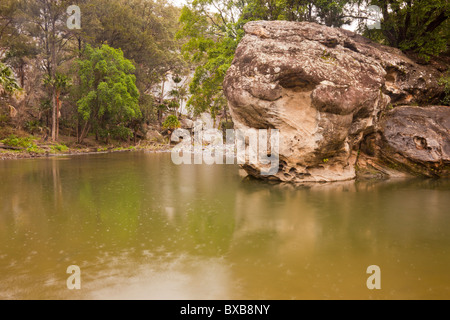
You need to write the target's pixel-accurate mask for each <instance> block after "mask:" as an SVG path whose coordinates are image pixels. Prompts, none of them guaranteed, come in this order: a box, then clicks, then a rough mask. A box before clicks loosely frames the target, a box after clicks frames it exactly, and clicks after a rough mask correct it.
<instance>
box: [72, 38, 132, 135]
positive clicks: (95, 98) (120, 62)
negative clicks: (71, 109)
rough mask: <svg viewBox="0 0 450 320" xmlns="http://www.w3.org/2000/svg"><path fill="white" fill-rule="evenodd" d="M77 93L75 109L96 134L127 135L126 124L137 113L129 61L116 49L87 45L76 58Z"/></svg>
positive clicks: (106, 46) (128, 132)
mask: <svg viewBox="0 0 450 320" xmlns="http://www.w3.org/2000/svg"><path fill="white" fill-rule="evenodd" d="M78 64H79V76H80V79H81V95H82V98H81V99H80V100H78V102H77V104H78V112H79V113H80V115H81V116H82V117H83V119H84V120H85V121H88V122H89V123H90V124H91V125H92V127H93V128H94V130H95V131H96V133H97V134H100V133H101V134H102V135H103V136H108V135H109V134H110V135H116V136H120V137H125V136H129V134H130V131H129V130H127V128H126V125H127V124H128V123H129V122H130V121H132V120H133V119H137V118H139V117H141V111H140V108H139V104H138V102H139V91H138V89H137V87H136V77H135V75H134V74H133V73H134V71H135V67H134V65H133V63H132V62H131V61H130V60H128V59H126V58H124V56H123V52H122V51H121V50H120V49H114V48H111V47H110V46H108V45H103V46H102V47H101V48H98V49H94V48H92V47H91V46H87V47H86V50H85V52H84V59H80V60H78Z"/></svg>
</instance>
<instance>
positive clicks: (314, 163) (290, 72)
mask: <svg viewBox="0 0 450 320" xmlns="http://www.w3.org/2000/svg"><path fill="white" fill-rule="evenodd" d="M244 29H245V32H246V35H245V36H244V38H243V39H242V41H241V43H240V44H239V46H238V48H237V50H236V55H235V59H234V61H233V63H232V65H231V67H230V68H229V70H228V73H227V75H226V78H225V81H224V92H225V95H226V97H227V99H228V102H229V107H230V112H231V115H232V118H233V121H234V123H235V126H236V128H238V129H248V128H255V129H268V128H274V129H279V130H280V150H279V158H280V170H279V171H278V173H277V174H276V175H273V176H270V177H269V179H274V180H280V181H292V182H309V181H340V180H349V179H353V178H355V177H356V170H355V164H356V162H357V161H358V153H359V152H358V150H360V146H361V145H365V146H366V147H367V148H366V149H370V148H373V149H374V150H373V156H375V157H378V156H384V159H385V160H389V161H394V162H396V163H397V162H398V161H400V160H399V159H397V157H396V156H394V154H397V153H398V154H401V155H402V160H401V163H406V162H407V161H403V160H404V159H408V161H410V162H411V163H414V164H415V165H416V164H417V166H420V167H421V169H420V170H417V171H418V172H421V173H423V172H427V173H428V172H429V170H428V169H425V170H422V169H423V168H431V167H433V168H434V169H436V163H440V167H439V168H441V169H439V170H441V171H439V170H438V171H439V172H441V173H442V172H444V171H445V169H444V167H445V164H447V167H448V161H449V159H448V147H449V146H448V137H449V135H448V133H449V132H448V121H449V120H448V119H449V117H448V108H447V107H431V108H430V109H427V110H425V109H424V110H422V109H418V108H415V109H414V108H413V109H406V108H399V109H398V110H397V108H395V109H394V111H393V112H387V111H386V110H387V109H392V107H396V106H397V105H408V104H416V105H424V104H437V103H438V101H440V99H441V97H442V87H441V86H440V85H439V83H438V81H439V78H440V73H439V72H438V71H437V70H435V69H432V68H428V67H425V66H421V65H418V64H416V63H415V62H413V61H412V60H410V59H409V58H408V57H406V56H405V55H403V54H402V53H401V52H400V51H399V50H397V49H394V48H389V47H384V46H381V45H378V44H375V43H373V42H371V41H370V40H368V39H366V38H364V37H361V36H359V35H357V34H355V33H353V32H350V31H346V30H342V29H335V28H329V27H325V26H320V25H317V24H313V23H306V22H300V23H298V22H287V21H273V22H267V21H257V22H250V23H247V24H246V25H245V27H244ZM438 109H439V110H438ZM406 114H408V117H409V118H408V117H406ZM430 114H432V115H436V117H434V118H433V119H434V120H430V119H428V117H429V115H430ZM438 114H439V115H438ZM383 116H384V118H383ZM405 117H406V118H405ZM382 118H383V119H384V120H383V121H380V120H381V119H382ZM412 118H414V119H416V120H417V119H419V118H423V120H420V121H419V120H417V121H416V122H412V121H409V120H407V119H412ZM438 118H439V119H441V120H438ZM402 121H403V122H402ZM383 130H384V131H383ZM415 130H416V134H412V132H413V131H415ZM446 130H447V131H446ZM398 132H402V133H401V134H400V135H403V136H404V137H408V138H407V139H410V140H411V141H413V143H412V142H411V141H409V140H408V142H406V141H404V140H402V138H401V137H400V136H398ZM382 133H384V135H383V134H382ZM420 133H423V134H422V135H421V134H420ZM367 137H370V138H371V139H373V141H369V142H366V141H365V139H366V138H367ZM415 137H416V138H415ZM405 139H406V138H405ZM424 140H425V142H424ZM414 141H415V142H414ZM372 142H373V145H371V144H372ZM417 145H418V146H419V147H420V146H422V145H423V148H422V149H417V148H416V146H417ZM388 146H389V148H390V149H389V150H391V152H383V153H382V154H381V153H380V152H375V151H376V150H383V148H384V147H386V148H387V147H388ZM411 148H415V149H414V150H410V149H411ZM375 153H376V154H375ZM430 163H433V165H431V166H430ZM243 167H244V169H246V171H247V172H248V173H249V174H251V175H254V176H258V177H259V175H258V172H260V171H261V170H260V169H261V167H259V166H258V165H255V164H250V163H249V164H246V165H244V166H243ZM408 168H409V169H411V170H415V169H414V166H409V167H408Z"/></svg>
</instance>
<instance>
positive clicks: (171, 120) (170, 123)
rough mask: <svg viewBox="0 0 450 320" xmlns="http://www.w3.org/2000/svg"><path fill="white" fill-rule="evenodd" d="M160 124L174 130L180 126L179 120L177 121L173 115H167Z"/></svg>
mask: <svg viewBox="0 0 450 320" xmlns="http://www.w3.org/2000/svg"><path fill="white" fill-rule="evenodd" d="M162 125H163V128H164V129H171V130H174V129H176V128H179V127H180V126H181V124H180V121H178V118H177V117H176V116H174V115H170V116H168V117H167V118H166V120H165V121H164V122H163V124H162Z"/></svg>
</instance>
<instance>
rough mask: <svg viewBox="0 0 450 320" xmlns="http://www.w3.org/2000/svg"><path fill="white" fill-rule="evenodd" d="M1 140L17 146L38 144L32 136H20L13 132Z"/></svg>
mask: <svg viewBox="0 0 450 320" xmlns="http://www.w3.org/2000/svg"><path fill="white" fill-rule="evenodd" d="M1 142H2V143H3V144H5V145H7V146H10V147H17V148H29V147H32V146H35V145H36V144H35V143H34V140H33V138H32V137H26V138H18V137H17V136H15V135H13V134H12V135H10V136H9V137H8V138H6V139H4V140H2V141H1Z"/></svg>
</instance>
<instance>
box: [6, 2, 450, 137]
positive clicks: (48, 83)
mask: <svg viewBox="0 0 450 320" xmlns="http://www.w3.org/2000/svg"><path fill="white" fill-rule="evenodd" d="M71 5H76V6H78V7H79V8H80V12H81V28H80V29H78V28H69V27H68V24H67V21H68V18H70V14H71V13H70V12H68V10H67V8H68V7H69V6H71ZM374 6H375V7H374ZM371 8H372V10H370V9H371ZM373 8H377V10H378V11H377V12H378V13H379V17H378V19H379V22H380V25H379V28H375V29H374V28H368V25H370V24H372V23H373V22H374V19H375V20H376V19H377V18H376V17H375V18H374V15H373V13H374V11H373ZM448 15H449V3H448V1H447V0H434V1H425V0H407V1H398V0H334V1H333V0H316V1H306V0H193V1H189V2H188V3H186V4H185V5H184V6H183V7H179V6H175V5H173V4H172V3H171V2H168V1H167V0H70V1H69V0H2V1H1V3H0V59H1V64H0V94H1V97H0V103H1V105H0V126H6V125H13V126H15V127H20V128H21V129H25V130H28V131H30V132H40V133H42V134H48V136H49V138H50V137H51V138H52V140H55V141H56V140H58V138H59V132H60V127H61V130H62V131H63V132H64V133H65V134H67V135H72V136H76V137H77V141H78V142H82V140H83V139H84V137H86V136H87V135H89V134H91V135H93V136H95V138H96V139H106V140H109V138H113V139H130V137H132V136H133V135H134V137H135V138H136V135H139V133H140V132H141V131H142V127H143V125H151V124H157V125H159V128H160V129H162V128H163V125H162V124H163V121H164V120H165V118H166V117H167V116H169V115H174V116H175V117H179V115H180V113H179V107H180V105H181V104H182V103H183V101H185V100H187V106H188V110H189V111H190V113H191V115H194V116H195V115H198V114H200V113H202V112H209V113H211V115H212V116H213V118H215V119H216V118H219V119H222V120H224V119H225V120H226V121H227V120H228V116H227V107H226V100H225V98H224V96H223V93H222V83H223V79H224V76H225V74H226V71H227V69H228V67H229V66H230V64H231V62H232V60H233V57H234V52H235V50H236V47H237V45H238V43H239V41H240V40H241V38H242V37H243V34H244V32H243V26H244V24H245V23H246V22H248V21H252V20H289V21H310V22H316V23H319V24H324V25H327V26H331V27H350V25H351V26H352V28H354V29H355V30H356V31H357V32H359V33H360V34H363V35H364V36H367V37H369V38H371V39H372V40H374V41H377V42H379V43H382V44H385V45H389V46H393V47H397V48H400V49H401V50H403V51H405V52H411V53H415V54H416V55H417V56H419V57H420V58H422V59H423V60H424V61H425V62H426V61H429V60H430V59H432V58H433V57H437V56H442V55H446V56H448V43H449V38H450V25H449V20H448ZM186 77H188V79H189V83H187V84H185V82H184V81H182V79H185V78H186ZM167 81H170V82H172V83H173V84H174V85H173V86H172V90H168V89H167V87H165V83H166V82H167ZM442 83H443V85H446V86H447V87H448V83H449V80H448V77H447V78H443V79H442ZM19 91H20V94H15V92H16V93H17V92H19ZM444 102H445V101H444ZM446 102H447V103H448V99H447V100H446ZM11 108H13V109H14V110H15V116H14V119H12V118H10V116H9V115H10V114H11V113H10V110H12V109H11ZM171 119H172V118H171ZM172 120H175V119H172ZM5 132H6V131H5ZM0 133H1V132H0Z"/></svg>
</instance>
